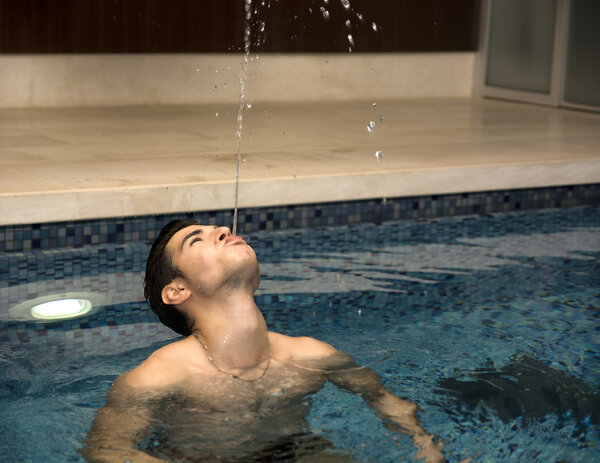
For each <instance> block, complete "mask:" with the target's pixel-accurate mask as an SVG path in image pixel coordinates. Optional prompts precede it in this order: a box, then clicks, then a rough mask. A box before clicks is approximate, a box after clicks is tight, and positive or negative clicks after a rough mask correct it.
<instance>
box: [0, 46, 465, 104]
mask: <svg viewBox="0 0 600 463" xmlns="http://www.w3.org/2000/svg"><path fill="white" fill-rule="evenodd" d="M250 58H251V61H250V62H249V66H248V74H247V99H249V100H250V101H252V100H255V101H300V100H304V101H314V100H322V99H333V100H341V99H368V98H404V97H461V96H470V95H471V94H472V89H473V74H474V65H475V53H470V52H464V53H405V54H395V53H394V54H392V53H388V54H343V55H342V54H332V55H312V54H311V55H309V54H286V55H274V54H265V55H260V56H259V57H258V58H256V55H252V56H251V57H250ZM241 63H242V56H241V55H232V54H119V55H103V54H99V55H67V54H64V55H0V107H4V108H11V107H48V106H113V105H144V104H194V103H223V102H229V103H233V102H237V101H239V92H240V82H239V79H240V72H241ZM215 86H216V88H215Z"/></svg>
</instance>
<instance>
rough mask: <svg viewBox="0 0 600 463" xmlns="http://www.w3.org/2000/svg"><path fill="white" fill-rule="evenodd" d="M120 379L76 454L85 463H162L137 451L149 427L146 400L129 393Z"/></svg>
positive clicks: (114, 385)
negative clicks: (85, 462)
mask: <svg viewBox="0 0 600 463" xmlns="http://www.w3.org/2000/svg"><path fill="white" fill-rule="evenodd" d="M132 392H133V391H132V388H131V387H130V386H128V385H127V384H125V378H124V377H123V376H121V377H119V378H117V380H116V381H115V383H114V384H113V386H112V388H111V390H110V393H109V395H108V400H107V402H106V405H104V406H103V407H102V408H101V409H100V410H98V413H97V415H96V418H95V419H94V422H93V424H92V428H91V429H90V432H89V433H88V435H87V437H86V439H85V440H84V443H85V446H84V447H83V448H81V449H79V453H80V454H81V455H82V456H83V458H85V460H86V461H88V462H94V463H96V462H102V463H105V462H115V463H116V462H118V463H123V462H124V461H131V462H132V463H137V462H143V463H158V462H162V461H163V460H160V459H158V458H154V457H152V456H150V455H148V454H147V453H144V452H142V451H141V450H138V449H137V448H136V444H137V443H138V442H139V441H140V440H142V439H143V437H144V436H145V434H146V433H147V432H148V431H149V429H150V425H151V409H150V406H149V405H148V401H147V400H144V399H141V398H140V392H139V391H138V392H136V394H135V395H134V394H133V393H132Z"/></svg>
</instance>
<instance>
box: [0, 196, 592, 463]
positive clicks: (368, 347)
mask: <svg viewBox="0 0 600 463" xmlns="http://www.w3.org/2000/svg"><path fill="white" fill-rule="evenodd" d="M246 238H247V240H248V241H249V243H250V244H251V245H252V246H253V248H254V249H255V251H256V253H257V255H258V258H259V262H260V263H261V272H262V282H261V286H260V289H259V291H258V293H257V303H258V305H259V307H261V309H262V310H263V313H264V314H265V318H266V320H267V323H268V324H269V326H270V328H271V329H272V330H275V331H282V332H285V333H287V334H291V335H300V334H303V335H310V336H314V337H317V338H319V339H322V340H325V341H327V342H330V343H331V344H333V345H334V346H335V347H337V348H339V349H341V350H344V351H347V352H349V353H351V354H353V355H354V357H355V358H356V360H357V361H358V363H360V364H363V365H369V366H370V367H371V368H373V369H374V370H375V371H376V372H377V373H378V374H379V375H380V376H381V378H382V380H383V382H384V384H385V385H386V387H387V388H388V389H389V390H390V391H392V392H393V393H395V394H397V395H400V396H402V397H405V398H407V399H409V400H411V401H414V402H415V403H417V404H418V405H419V406H420V408H421V410H422V411H421V413H420V417H421V419H422V423H423V425H424V427H425V428H426V429H427V430H428V431H429V432H433V433H434V434H436V435H438V436H440V437H441V438H442V439H443V440H444V443H445V449H446V454H447V456H448V457H449V458H450V460H451V461H455V460H457V459H458V458H464V457H467V456H471V455H474V454H476V453H478V452H481V453H480V456H479V457H477V458H476V459H475V460H474V461H490V462H491V461H494V462H495V461H540V462H546V461H570V462H577V461H581V462H589V461H594V460H598V459H600V447H599V445H600V440H599V437H600V436H599V431H600V399H599V396H598V385H599V384H600V323H599V313H600V312H599V310H598V307H599V306H600V290H599V288H600V285H599V283H600V261H599V258H600V207H574V208H567V209H554V210H539V211H529V212H512V213H498V214H488V215H483V216H461V217H454V218H439V219H423V220H402V221H394V222H384V223H382V224H358V225H348V226H339V227H333V228H327V227H325V228H318V229H308V228H307V229H297V230H284V231H265V232H256V233H251V234H249V235H247V236H246ZM148 248H149V245H148V243H147V242H133V243H129V244H126V245H102V246H89V247H86V248H80V249H71V248H65V249H62V250H54V251H52V250H45V251H31V252H24V253H21V254H20V255H19V256H16V257H15V256H11V257H6V258H5V262H6V264H8V265H9V267H10V270H9V271H8V272H7V273H3V274H2V275H3V281H2V286H1V287H0V291H2V293H1V299H2V301H5V302H3V304H4V303H6V305H7V306H8V305H10V304H14V303H16V302H18V301H20V300H22V299H23V298H24V297H29V298H31V297H36V296H38V295H41V294H50V293H60V292H66V291H93V292H100V293H103V294H105V295H106V297H107V298H108V301H107V302H108V305H107V306H106V307H104V308H103V310H101V311H100V312H98V313H96V314H94V315H92V316H90V317H88V318H85V319H83V320H75V321H70V322H60V323H54V324H50V325H40V324H33V323H17V322H14V321H8V320H7V319H4V320H3V322H2V330H1V331H2V333H1V338H2V341H3V342H2V344H1V347H0V359H1V360H0V362H1V363H0V368H1V380H2V383H3V384H2V387H1V388H0V391H2V392H1V393H0V394H1V396H0V433H1V435H2V441H1V444H0V460H2V461H34V462H37V461H44V462H46V461H49V462H63V461H82V459H81V457H80V456H79V455H78V454H77V453H76V450H77V449H78V448H79V447H80V446H81V440H82V439H83V438H84V437H85V434H86V432H87V430H88V429H89V426H90V424H91V421H92V419H93V416H94V413H95V411H96V410H97V409H98V408H99V407H101V406H102V405H103V403H104V401H105V395H106V392H107V390H108V388H109V386H110V384H111V383H112V381H113V380H114V379H115V378H116V377H117V376H118V375H119V374H120V373H122V372H123V371H125V370H127V369H130V368H132V367H134V366H135V365H137V364H139V363H140V361H142V360H143V359H144V358H145V357H146V356H148V355H149V354H150V353H151V352H152V351H154V350H155V349H156V348H157V347H159V346H161V345H163V344H164V343H166V342H169V340H171V339H173V338H174V336H173V335H172V334H171V333H170V332H169V331H168V330H166V329H164V328H162V327H161V326H160V325H158V324H156V323H155V321H154V318H153V316H152V314H151V313H149V311H148V310H147V309H146V306H145V303H144V302H143V300H142V291H141V278H142V273H141V272H142V270H143V266H144V263H145V258H146V255H147V252H148ZM11 259H12V260H11ZM40 262H44V263H43V264H40ZM14 266H16V268H14ZM40 266H42V267H43V268H41V269H40ZM15 281H18V282H19V283H18V284H11V282H15ZM25 281H27V282H25ZM5 309H6V308H4V310H3V311H2V312H3V314H4V312H6V310H5ZM308 420H309V422H310V424H311V428H312V430H313V432H314V433H315V434H317V435H319V436H322V437H323V438H325V439H326V440H327V441H329V442H331V443H333V445H334V446H335V447H336V448H338V449H343V450H344V451H345V452H347V453H350V454H352V455H353V456H354V457H355V458H357V459H358V460H359V461H371V462H388V461H389V462H391V461H399V460H400V461H401V460H402V459H403V458H412V457H414V455H415V453H416V452H415V449H414V448H413V445H412V443H411V442H410V439H409V438H408V437H406V436H403V435H398V434H394V433H392V432H390V431H388V430H387V429H386V428H385V427H384V426H383V425H382V423H381V422H380V420H379V419H378V418H377V417H376V416H375V414H374V413H373V412H372V411H371V410H370V409H369V407H367V406H366V405H364V404H363V403H362V400H361V399H360V398H359V397H356V396H353V395H351V394H348V393H345V392H341V391H339V390H337V389H336V388H335V387H333V386H330V385H328V386H326V387H325V388H324V389H323V390H322V391H320V392H319V393H318V394H317V395H316V396H315V397H314V402H313V406H312V410H311V412H310V414H309V416H308Z"/></svg>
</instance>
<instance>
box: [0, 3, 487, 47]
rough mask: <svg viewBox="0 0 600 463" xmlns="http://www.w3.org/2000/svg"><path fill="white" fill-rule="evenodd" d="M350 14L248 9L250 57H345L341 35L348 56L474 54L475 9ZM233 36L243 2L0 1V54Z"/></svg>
mask: <svg viewBox="0 0 600 463" xmlns="http://www.w3.org/2000/svg"><path fill="white" fill-rule="evenodd" d="M350 5H351V7H350V8H349V9H346V8H344V6H343V4H342V0H329V1H328V3H325V1H324V0H264V1H263V0H254V1H253V19H252V38H253V40H252V45H251V49H252V51H255V52H305V53H310V52H347V51H348V47H349V43H348V39H347V35H348V33H351V34H352V36H353V40H354V47H352V51H354V52H411V51H414V52H423V51H473V50H476V49H477V44H478V24H479V12H480V0H350ZM321 8H326V9H327V11H328V13H329V18H328V19H325V18H324V16H323V14H322V12H321ZM361 17H362V19H361ZM346 21H350V28H348V27H347V26H346ZM263 22H264V24H265V25H264V29H263V27H262V23H263ZM373 22H375V23H376V24H377V29H378V31H374V30H373V28H372V23H373ZM261 29H262V30H261ZM243 34H244V3H243V0H168V1H167V0H0V52H3V53H192V52H193V53H202V52H204V53H211V52H219V53H224V52H239V51H240V50H242V49H243Z"/></svg>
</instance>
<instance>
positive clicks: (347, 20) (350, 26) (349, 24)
mask: <svg viewBox="0 0 600 463" xmlns="http://www.w3.org/2000/svg"><path fill="white" fill-rule="evenodd" d="M346 27H347V28H348V29H351V28H352V24H351V23H350V20H349V19H346Z"/></svg>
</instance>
